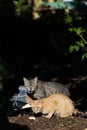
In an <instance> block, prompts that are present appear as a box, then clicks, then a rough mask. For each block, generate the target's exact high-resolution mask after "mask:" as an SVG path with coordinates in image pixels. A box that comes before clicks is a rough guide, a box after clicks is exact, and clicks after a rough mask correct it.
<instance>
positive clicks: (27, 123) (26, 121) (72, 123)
mask: <svg viewBox="0 0 87 130" xmlns="http://www.w3.org/2000/svg"><path fill="white" fill-rule="evenodd" d="M8 120H9V122H10V123H11V125H10V130H12V129H13V130H20V129H21V130H35V129H36V130H87V113H85V112H83V113H81V114H80V115H77V116H70V117H67V118H60V117H56V116H53V117H52V118H50V119H47V118H45V117H43V116H42V115H38V116H37V115H34V114H33V113H31V112H29V110H23V111H19V112H18V113H17V112H16V113H15V115H12V116H8Z"/></svg>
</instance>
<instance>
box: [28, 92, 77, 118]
mask: <svg viewBox="0 0 87 130" xmlns="http://www.w3.org/2000/svg"><path fill="white" fill-rule="evenodd" d="M26 101H27V103H28V104H30V105H31V108H32V111H33V112H34V113H36V114H37V113H42V114H44V115H46V116H45V117H46V118H51V117H52V115H53V114H55V115H58V116H60V117H62V118H63V117H68V116H71V115H73V114H76V113H77V112H78V110H77V109H75V106H74V103H73V101H72V100H71V99H70V98H69V97H68V96H66V95H64V94H53V95H51V96H49V97H47V98H42V99H39V100H33V99H31V98H30V97H29V96H26Z"/></svg>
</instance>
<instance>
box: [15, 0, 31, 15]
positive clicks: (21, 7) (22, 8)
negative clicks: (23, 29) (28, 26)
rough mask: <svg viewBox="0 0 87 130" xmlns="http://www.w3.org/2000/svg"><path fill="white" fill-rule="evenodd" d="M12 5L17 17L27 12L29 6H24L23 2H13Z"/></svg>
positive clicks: (22, 0) (20, 0)
mask: <svg viewBox="0 0 87 130" xmlns="http://www.w3.org/2000/svg"><path fill="white" fill-rule="evenodd" d="M14 5H15V7H16V14H17V15H22V13H24V12H25V11H27V10H28V8H29V6H28V5H27V4H25V0H18V1H15V0H14Z"/></svg>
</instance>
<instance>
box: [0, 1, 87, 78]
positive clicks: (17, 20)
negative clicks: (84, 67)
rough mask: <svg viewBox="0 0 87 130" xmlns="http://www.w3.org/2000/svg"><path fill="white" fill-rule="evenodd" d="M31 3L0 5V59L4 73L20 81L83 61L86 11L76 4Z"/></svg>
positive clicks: (2, 3)
mask: <svg viewBox="0 0 87 130" xmlns="http://www.w3.org/2000/svg"><path fill="white" fill-rule="evenodd" d="M34 2H35V1H33V0H1V1H0V17H1V18H0V19H1V21H0V26H1V30H0V34H1V39H0V43H1V44H2V46H1V50H3V51H2V54H1V58H2V60H3V61H4V66H6V67H7V70H10V72H12V74H13V75H14V74H16V75H17V74H18V75H21V77H22V76H23V75H26V74H28V75H29V76H30V75H31V76H32V75H36V74H37V73H39V71H42V73H43V75H45V70H44V67H45V69H48V66H52V67H53V66H55V68H56V67H58V66H59V67H60V66H61V64H62V65H63V67H64V65H65V63H66V62H67V59H69V60H70V62H72V61H73V60H74V59H76V60H77V59H78V61H79V59H80V58H81V57H82V59H84V58H87V49H86V44H87V41H86V38H87V34H86V31H87V30H86V26H87V25H86V22H87V20H86V19H87V17H86V14H87V13H86V10H87V7H86V6H85V5H84V6H83V4H82V5H81V4H80V0H75V3H73V2H63V1H60V0H57V1H55V2H52V1H51V2H50V0H49V1H42V2H41V1H40V2H39V3H37V4H35V3H34ZM71 39H72V40H71ZM72 52H73V54H71V53H72ZM71 59H73V60H71ZM80 60H81V59H80ZM73 64H74V63H73ZM0 65H1V66H2V64H0ZM31 68H32V69H31ZM35 68H38V71H35ZM50 68H51V67H50ZM48 70H49V69H48ZM1 71H3V68H2V67H1ZM1 73H2V72H1ZM61 73H62V72H61ZM38 75H39V74H38ZM4 76H5V74H4ZM1 77H2V75H1Z"/></svg>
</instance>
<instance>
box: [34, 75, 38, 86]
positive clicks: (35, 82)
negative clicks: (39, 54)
mask: <svg viewBox="0 0 87 130" xmlns="http://www.w3.org/2000/svg"><path fill="white" fill-rule="evenodd" d="M37 81H38V77H35V78H34V84H35V85H37Z"/></svg>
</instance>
